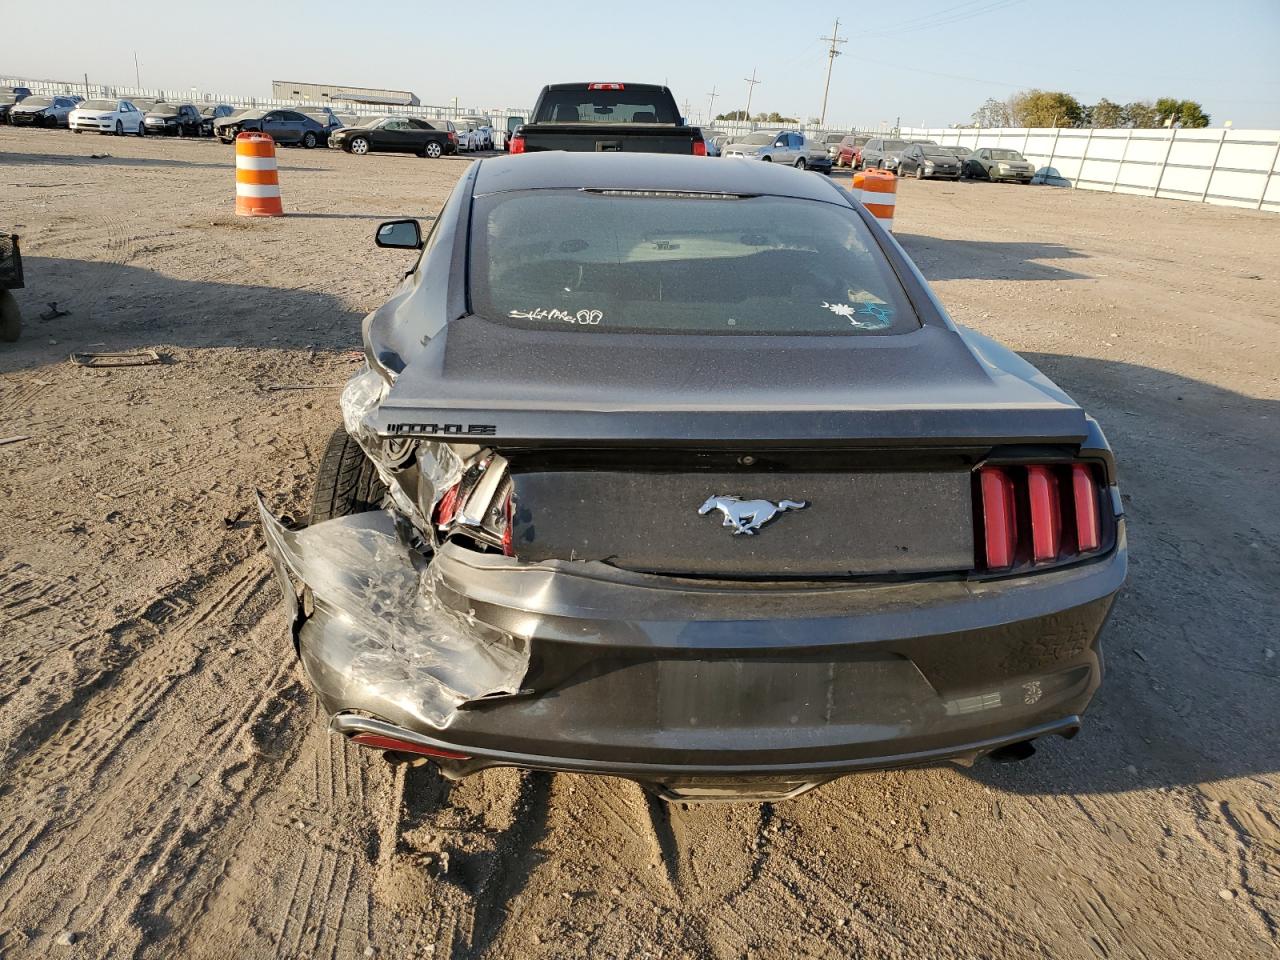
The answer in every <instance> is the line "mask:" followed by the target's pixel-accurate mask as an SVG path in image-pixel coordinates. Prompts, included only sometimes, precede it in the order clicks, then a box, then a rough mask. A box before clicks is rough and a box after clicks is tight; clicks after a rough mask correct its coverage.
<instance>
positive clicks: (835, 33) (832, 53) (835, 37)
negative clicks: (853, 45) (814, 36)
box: [818, 17, 849, 126]
mask: <svg viewBox="0 0 1280 960" xmlns="http://www.w3.org/2000/svg"><path fill="white" fill-rule="evenodd" d="M818 39H819V40H830V41H831V49H830V50H828V51H827V85H826V86H825V87H823V88H822V116H821V117H819V118H818V126H822V125H823V124H825V123H826V122H827V95H828V94H829V93H830V92H831V68H832V67H834V66H835V65H836V57H838V56H840V51H839V50H837V49H836V44H840V43H848V42H849V41H848V40H846V39H845V38H844V37H842V36H840V18H839V17H836V25H835V27H834V28H833V29H832V31H831V36H829V37H819V38H818Z"/></svg>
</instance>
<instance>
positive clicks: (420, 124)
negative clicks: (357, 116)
mask: <svg viewBox="0 0 1280 960" xmlns="http://www.w3.org/2000/svg"><path fill="white" fill-rule="evenodd" d="M329 146H331V147H337V148H339V149H342V150H345V151H346V152H347V153H354V154H355V155H356V156H358V157H362V156H364V155H365V154H367V153H414V154H417V155H418V156H420V157H431V158H432V159H435V158H437V157H443V156H444V155H445V154H448V153H456V152H457V150H458V134H457V132H456V131H453V130H448V129H438V128H436V127H435V126H433V125H432V124H430V123H428V122H427V121H426V120H419V119H418V118H417V117H378V118H377V119H376V120H373V121H372V122H364V123H361V124H360V125H359V126H355V127H342V128H341V129H339V130H335V131H333V133H331V134H329Z"/></svg>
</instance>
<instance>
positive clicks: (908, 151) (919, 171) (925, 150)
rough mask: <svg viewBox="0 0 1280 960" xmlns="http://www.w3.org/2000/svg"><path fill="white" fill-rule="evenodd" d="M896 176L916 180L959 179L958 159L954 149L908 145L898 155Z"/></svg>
mask: <svg viewBox="0 0 1280 960" xmlns="http://www.w3.org/2000/svg"><path fill="white" fill-rule="evenodd" d="M898 176H900V177H910V176H914V177H915V178H916V179H917V180H926V179H931V178H935V177H936V178H937V179H939V180H959V179H960V159H959V158H958V157H957V156H956V155H955V152H954V148H952V147H940V146H938V145H937V144H936V143H909V144H907V146H906V147H904V148H903V149H902V150H901V151H900V152H899V153H898Z"/></svg>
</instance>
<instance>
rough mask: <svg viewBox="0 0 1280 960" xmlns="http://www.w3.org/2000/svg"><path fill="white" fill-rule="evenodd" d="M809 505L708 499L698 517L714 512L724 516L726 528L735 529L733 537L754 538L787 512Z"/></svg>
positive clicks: (732, 498)
mask: <svg viewBox="0 0 1280 960" xmlns="http://www.w3.org/2000/svg"><path fill="white" fill-rule="evenodd" d="M808 505H809V504H808V503H807V502H805V501H804V500H779V501H778V502H777V503H774V502H773V501H771V500H739V499H738V498H737V497H707V502H706V503H704V504H703V505H702V506H700V507H699V508H698V516H700V517H705V516H706V515H707V514H708V513H710V512H711V511H712V510H719V511H720V512H721V513H723V514H724V526H726V527H733V535H734V536H735V537H736V536H737V535H738V534H740V533H745V534H746V535H747V536H754V534H755V532H756V531H757V530H759V529H760V528H761V527H763V526H764V525H765V524H766V523H768V522H769V521H770V520H772V519H773V518H774V517H776V516H777V515H778V514H780V513H783V512H784V511H786V510H803V509H804V508H805V507H807V506H808Z"/></svg>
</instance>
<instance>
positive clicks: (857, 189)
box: [849, 170, 867, 203]
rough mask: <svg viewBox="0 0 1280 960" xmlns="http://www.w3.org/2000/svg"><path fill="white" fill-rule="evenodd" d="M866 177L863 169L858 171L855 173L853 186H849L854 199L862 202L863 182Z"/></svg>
mask: <svg viewBox="0 0 1280 960" xmlns="http://www.w3.org/2000/svg"><path fill="white" fill-rule="evenodd" d="M866 179H867V175H866V174H865V173H863V172H862V171H861V170H859V171H857V172H856V173H854V175H853V186H852V187H850V188H849V192H850V193H851V194H853V199H855V200H857V201H858V202H859V203H861V202H862V184H863V183H864V181H865V180H866Z"/></svg>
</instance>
